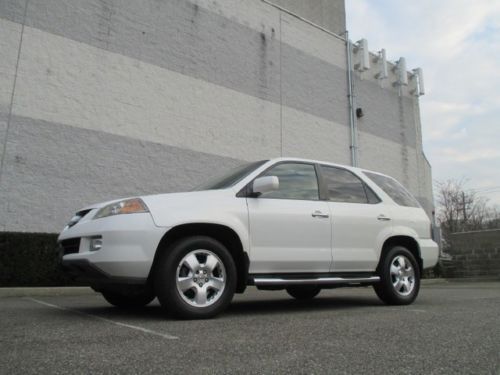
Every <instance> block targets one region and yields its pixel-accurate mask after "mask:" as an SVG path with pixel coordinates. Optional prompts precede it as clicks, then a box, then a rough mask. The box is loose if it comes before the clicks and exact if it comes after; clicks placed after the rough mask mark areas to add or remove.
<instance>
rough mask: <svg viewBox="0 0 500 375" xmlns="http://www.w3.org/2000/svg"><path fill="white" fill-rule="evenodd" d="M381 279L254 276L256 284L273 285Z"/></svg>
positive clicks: (373, 277) (373, 281) (375, 280)
mask: <svg viewBox="0 0 500 375" xmlns="http://www.w3.org/2000/svg"><path fill="white" fill-rule="evenodd" d="M379 281H380V277H378V276H370V277H355V278H344V277H318V278H315V279H310V278H307V279H297V278H295V279H283V278H275V277H262V278H259V277H254V279H253V282H254V284H255V285H256V286H271V285H336V284H343V285H349V284H365V283H366V284H374V283H377V282H379Z"/></svg>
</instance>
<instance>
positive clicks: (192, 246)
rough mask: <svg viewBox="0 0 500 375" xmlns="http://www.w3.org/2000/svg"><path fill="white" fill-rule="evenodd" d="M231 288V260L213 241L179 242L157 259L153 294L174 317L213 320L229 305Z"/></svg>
mask: <svg viewBox="0 0 500 375" xmlns="http://www.w3.org/2000/svg"><path fill="white" fill-rule="evenodd" d="M235 289H236V267H235V265H234V261H233V258H232V257H231V254H230V253H229V251H228V250H227V249H226V247H225V246H224V245H222V244H221V243H220V242H219V241H216V240H215V239H213V238H210V237H205V236H193V237H188V238H185V239H182V240H180V241H178V242H176V243H175V244H173V245H172V246H171V247H170V248H168V249H166V251H164V252H163V253H162V254H161V256H160V258H159V259H158V265H157V267H156V270H155V291H156V294H157V295H158V300H159V301H160V304H161V305H162V307H164V308H165V309H166V310H167V311H168V312H170V313H172V314H173V315H174V316H176V317H179V318H183V319H205V318H211V317H214V316H215V315H217V314H218V313H220V312H222V311H223V310H224V309H225V308H226V307H227V306H228V305H229V303H230V302H231V300H232V298H233V295H234V292H235Z"/></svg>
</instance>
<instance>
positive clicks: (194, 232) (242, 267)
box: [148, 223, 249, 293]
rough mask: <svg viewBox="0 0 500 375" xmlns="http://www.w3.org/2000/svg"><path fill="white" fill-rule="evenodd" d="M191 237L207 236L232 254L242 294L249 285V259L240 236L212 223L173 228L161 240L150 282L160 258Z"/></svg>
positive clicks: (150, 273) (237, 282) (237, 290)
mask: <svg viewBox="0 0 500 375" xmlns="http://www.w3.org/2000/svg"><path fill="white" fill-rule="evenodd" d="M190 236H207V237H211V238H213V239H215V240H217V241H219V242H220V243H222V244H223V245H224V246H225V247H226V248H227V250H228V251H229V253H230V254H231V256H232V258H233V260H234V263H235V266H236V274H237V281H236V292H237V293H242V292H243V291H244V290H245V288H246V285H247V278H248V268H249V258H248V254H247V253H246V251H244V248H243V243H242V241H241V238H240V236H239V235H238V234H237V233H236V231H234V230H233V229H232V228H230V227H228V226H227V225H222V224H212V223H187V224H180V225H177V226H175V227H173V228H171V229H170V230H169V231H168V232H167V233H165V234H164V236H163V237H162V238H161V240H160V242H159V244H158V247H157V249H156V252H155V256H154V259H153V264H152V266H151V270H150V272H149V276H148V280H151V279H152V277H153V275H154V273H155V271H156V266H157V264H158V258H159V257H160V254H162V253H163V252H164V251H168V248H169V246H170V245H171V244H173V243H175V242H176V241H178V240H180V239H182V238H186V237H190Z"/></svg>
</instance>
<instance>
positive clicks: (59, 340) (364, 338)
mask: <svg viewBox="0 0 500 375" xmlns="http://www.w3.org/2000/svg"><path fill="white" fill-rule="evenodd" d="M32 373H33V374H34V373H37V374H39V373H41V374H45V373H51V374H65V373H86V374H88V373H94V374H96V373H119V374H128V373H133V374H138V373H154V374H160V373H176V374H177V373H186V374H217V373H230V374H234V373H263V374H268V373H277V374H278V373H293V374H296V373H304V374H306V373H307V374H320V373H328V374H342V373H346V374H353V373H356V374H500V282H488V283H486V282H482V283H465V282H457V283H451V282H447V283H437V284H432V285H424V286H422V289H421V292H420V296H419V298H418V299H417V301H416V302H415V303H414V304H413V305H410V306H385V305H383V304H381V302H379V300H378V299H377V297H376V295H375V293H374V292H373V290H372V289H371V288H349V289H334V290H324V291H322V292H321V294H320V295H319V296H318V297H317V298H316V299H314V300H312V301H309V302H300V301H295V300H293V299H291V298H290V297H288V295H287V294H286V293H285V292H281V291H279V292H262V291H257V290H255V289H254V288H249V289H248V290H247V292H246V293H245V294H243V295H237V296H236V297H235V299H234V301H233V303H232V304H231V306H230V308H229V310H228V311H227V312H225V313H224V314H222V315H220V316H219V317H217V318H216V319H212V320H204V321H176V320H172V319H170V318H168V317H166V316H165V315H164V312H163V310H162V309H161V308H160V306H159V304H158V303H157V301H154V302H153V303H152V304H151V305H149V306H148V307H146V308H144V309H140V310H120V309H117V308H114V307H111V306H110V305H108V304H107V303H106V302H105V301H104V299H102V298H101V297H100V296H99V295H97V294H96V295H80V296H36V297H9V298H1V299H0V374H32Z"/></svg>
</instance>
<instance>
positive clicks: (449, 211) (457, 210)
mask: <svg viewBox="0 0 500 375" xmlns="http://www.w3.org/2000/svg"><path fill="white" fill-rule="evenodd" d="M466 182H467V181H466V180H464V179H460V180H447V181H445V182H436V184H435V185H436V191H437V204H438V207H437V215H436V217H437V220H438V222H439V223H440V225H441V231H442V233H443V236H444V237H445V238H446V236H447V235H448V234H450V233H455V232H465V231H471V230H483V229H494V228H500V213H499V210H498V209H497V208H496V207H494V206H491V205H488V199H487V198H484V197H481V196H479V195H478V194H477V193H476V192H475V191H474V190H466V189H465V184H466Z"/></svg>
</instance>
